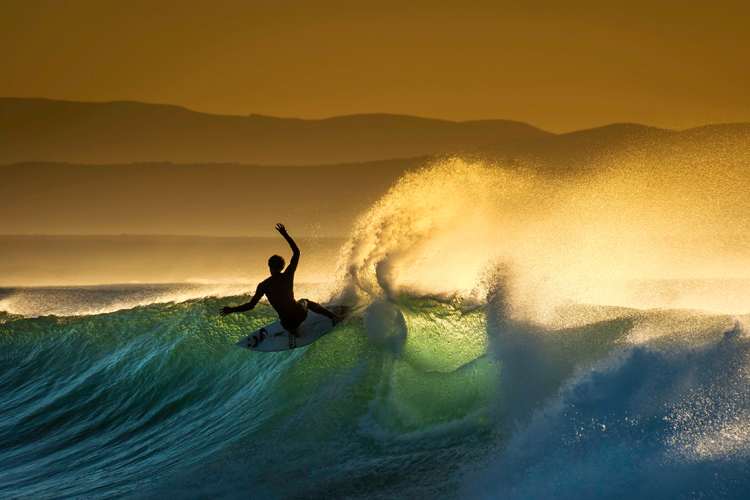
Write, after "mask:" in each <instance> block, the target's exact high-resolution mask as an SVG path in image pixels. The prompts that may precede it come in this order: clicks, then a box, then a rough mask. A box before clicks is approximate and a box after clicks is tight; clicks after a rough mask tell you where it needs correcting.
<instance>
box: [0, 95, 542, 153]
mask: <svg viewBox="0 0 750 500" xmlns="http://www.w3.org/2000/svg"><path fill="white" fill-rule="evenodd" d="M552 135H553V134H551V133H549V132H545V131H543V130H540V129H538V128H535V127H532V126H531V125H528V124H525V123H521V122H516V121H509V120H481V121H468V122H452V121H446V120H434V119H427V118H417V117H413V116H403V115H389V114H363V115H352V116H341V117H335V118H328V119H322V120H301V119H293V118H273V117H269V116H261V115H250V116H223V115H212V114H206V113H198V112H195V111H190V110H188V109H185V108H182V107H179V106H168V105H160V104H144V103H139V102H131V101H118V102H101V103H95V102H70V101H55V100H49V99H21V98H0V164H9V163H16V162H25V161H49V162H71V163H88V164H109V163H136V162H175V163H208V162H219V163H244V164H263V165H313V164H321V163H342V162H364V161H376V160H386V159H393V158H411V157H417V156H423V155H434V154H444V153H456V152H465V151H475V150H477V149H485V148H488V147H493V146H496V145H498V144H502V143H503V142H505V141H510V140H519V139H532V138H543V137H548V136H552Z"/></svg>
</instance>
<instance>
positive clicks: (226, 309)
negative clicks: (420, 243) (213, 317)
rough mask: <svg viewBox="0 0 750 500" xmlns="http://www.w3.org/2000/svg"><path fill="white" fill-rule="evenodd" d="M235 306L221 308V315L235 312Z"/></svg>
mask: <svg viewBox="0 0 750 500" xmlns="http://www.w3.org/2000/svg"><path fill="white" fill-rule="evenodd" d="M233 312H234V307H229V306H225V307H222V308H221V315H222V316H226V315H227V314H230V313H233Z"/></svg>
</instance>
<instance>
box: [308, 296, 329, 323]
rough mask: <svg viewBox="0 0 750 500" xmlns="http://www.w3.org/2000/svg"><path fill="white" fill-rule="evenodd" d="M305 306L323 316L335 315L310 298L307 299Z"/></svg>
mask: <svg viewBox="0 0 750 500" xmlns="http://www.w3.org/2000/svg"><path fill="white" fill-rule="evenodd" d="M307 308H308V309H310V310H311V311H312V312H315V313H318V314H322V315H323V316H325V317H327V318H331V319H333V318H334V316H335V314H333V313H332V312H331V311H329V310H328V309H326V308H325V307H323V306H321V305H320V304H318V303H317V302H313V301H312V300H307Z"/></svg>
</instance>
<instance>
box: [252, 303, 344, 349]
mask: <svg viewBox="0 0 750 500" xmlns="http://www.w3.org/2000/svg"><path fill="white" fill-rule="evenodd" d="M350 312H351V308H349V307H346V306H338V307H337V308H336V309H335V314H336V315H338V316H340V317H341V318H342V320H343V318H345V317H346V316H348V315H349V313H350ZM333 327H334V324H333V321H331V319H330V318H327V317H325V316H323V315H322V314H318V313H314V312H312V311H308V312H307V318H305V321H304V322H303V323H302V324H301V325H300V327H299V331H300V336H299V337H295V336H294V335H292V334H291V333H289V332H288V331H286V330H284V327H283V326H281V322H280V321H274V322H273V323H271V324H270V325H266V326H264V327H263V328H261V329H260V330H256V331H254V332H253V333H251V334H250V335H248V336H247V337H245V338H244V339H242V340H240V341H239V342H237V345H238V346H240V347H244V348H245V349H250V350H251V351H262V352H275V351H288V350H290V349H296V348H297V347H304V346H306V345H310V344H312V343H313V342H315V341H316V340H318V339H319V338H320V337H322V336H323V335H325V334H326V333H328V332H330V331H331V330H333Z"/></svg>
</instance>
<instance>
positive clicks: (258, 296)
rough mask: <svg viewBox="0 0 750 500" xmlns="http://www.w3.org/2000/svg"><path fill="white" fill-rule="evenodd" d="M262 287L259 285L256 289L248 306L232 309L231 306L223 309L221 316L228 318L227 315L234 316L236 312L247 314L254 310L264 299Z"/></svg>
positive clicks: (243, 305)
mask: <svg viewBox="0 0 750 500" xmlns="http://www.w3.org/2000/svg"><path fill="white" fill-rule="evenodd" d="M261 285H262V283H261ZM261 285H258V288H256V289H255V295H253V298H252V299H250V302H248V303H247V304H242V305H241V306H237V307H231V306H226V307H222V308H221V315H222V316H226V315H227V314H232V313H236V312H245V311H249V310H251V309H252V308H254V307H255V306H256V305H257V304H258V301H259V300H260V299H261V298H262V297H263V294H264V293H265V291H264V290H263V287H262V286H261Z"/></svg>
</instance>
